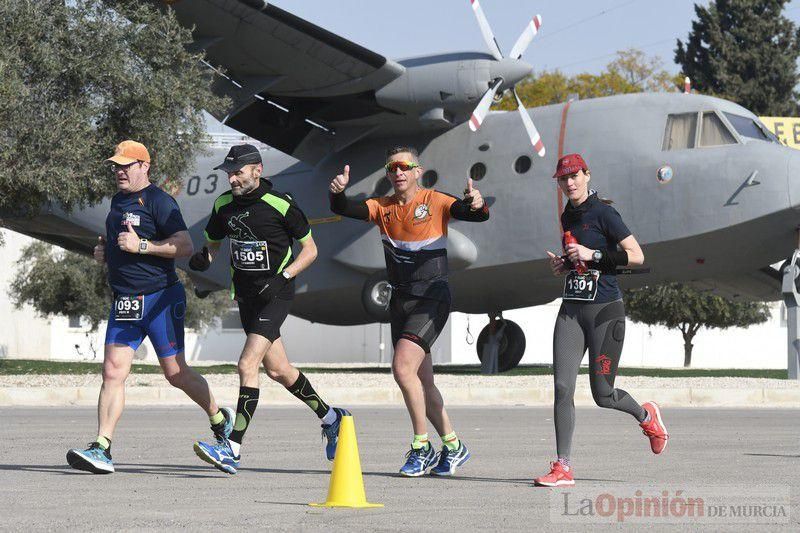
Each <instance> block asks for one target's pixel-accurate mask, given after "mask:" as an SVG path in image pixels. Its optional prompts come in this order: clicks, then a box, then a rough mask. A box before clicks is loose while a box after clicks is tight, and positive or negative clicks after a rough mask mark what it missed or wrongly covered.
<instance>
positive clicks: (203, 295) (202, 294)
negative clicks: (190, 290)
mask: <svg viewBox="0 0 800 533" xmlns="http://www.w3.org/2000/svg"><path fill="white" fill-rule="evenodd" d="M211 292H212V291H201V290H200V289H198V288H195V289H194V295H195V296H197V297H198V298H200V299H201V300H202V299H203V298H208V295H209V294H211Z"/></svg>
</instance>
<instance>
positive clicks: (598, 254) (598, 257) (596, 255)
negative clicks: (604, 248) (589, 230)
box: [592, 250, 603, 263]
mask: <svg viewBox="0 0 800 533" xmlns="http://www.w3.org/2000/svg"><path fill="white" fill-rule="evenodd" d="M602 260H603V252H601V251H600V250H595V251H594V253H592V261H594V262H595V263H599V262H600V261H602Z"/></svg>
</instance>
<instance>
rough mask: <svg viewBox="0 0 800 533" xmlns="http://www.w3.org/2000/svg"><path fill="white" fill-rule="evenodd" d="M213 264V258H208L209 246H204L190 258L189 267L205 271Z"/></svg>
mask: <svg viewBox="0 0 800 533" xmlns="http://www.w3.org/2000/svg"><path fill="white" fill-rule="evenodd" d="M210 266H211V260H210V259H209V258H208V246H203V249H202V250H200V251H199V252H197V253H196V254H194V255H193V256H192V257H190V258H189V268H191V269H192V270H198V271H200V272H205V271H206V270H208V267H210Z"/></svg>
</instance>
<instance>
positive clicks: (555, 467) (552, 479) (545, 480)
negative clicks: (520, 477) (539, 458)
mask: <svg viewBox="0 0 800 533" xmlns="http://www.w3.org/2000/svg"><path fill="white" fill-rule="evenodd" d="M533 483H534V484H535V485H537V486H539V487H571V486H572V485H574V484H575V480H574V479H573V478H572V467H570V469H569V470H564V466H563V465H562V464H561V463H559V462H558V461H556V462H555V463H550V473H549V474H547V475H546V476H541V477H537V478H536V479H534V480H533Z"/></svg>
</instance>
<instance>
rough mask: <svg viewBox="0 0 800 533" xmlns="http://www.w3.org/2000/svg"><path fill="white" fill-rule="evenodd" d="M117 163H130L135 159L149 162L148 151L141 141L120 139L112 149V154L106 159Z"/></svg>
mask: <svg viewBox="0 0 800 533" xmlns="http://www.w3.org/2000/svg"><path fill="white" fill-rule="evenodd" d="M106 161H111V162H112V163H116V164H118V165H130V164H131V163H135V162H136V161H144V162H145V163H149V162H150V152H148V151H147V148H145V147H144V145H143V144H142V143H139V142H136V141H130V140H129V141H122V142H121V143H119V144H118V145H117V147H116V148H115V149H114V155H112V156H111V157H109V158H108V159H106Z"/></svg>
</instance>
